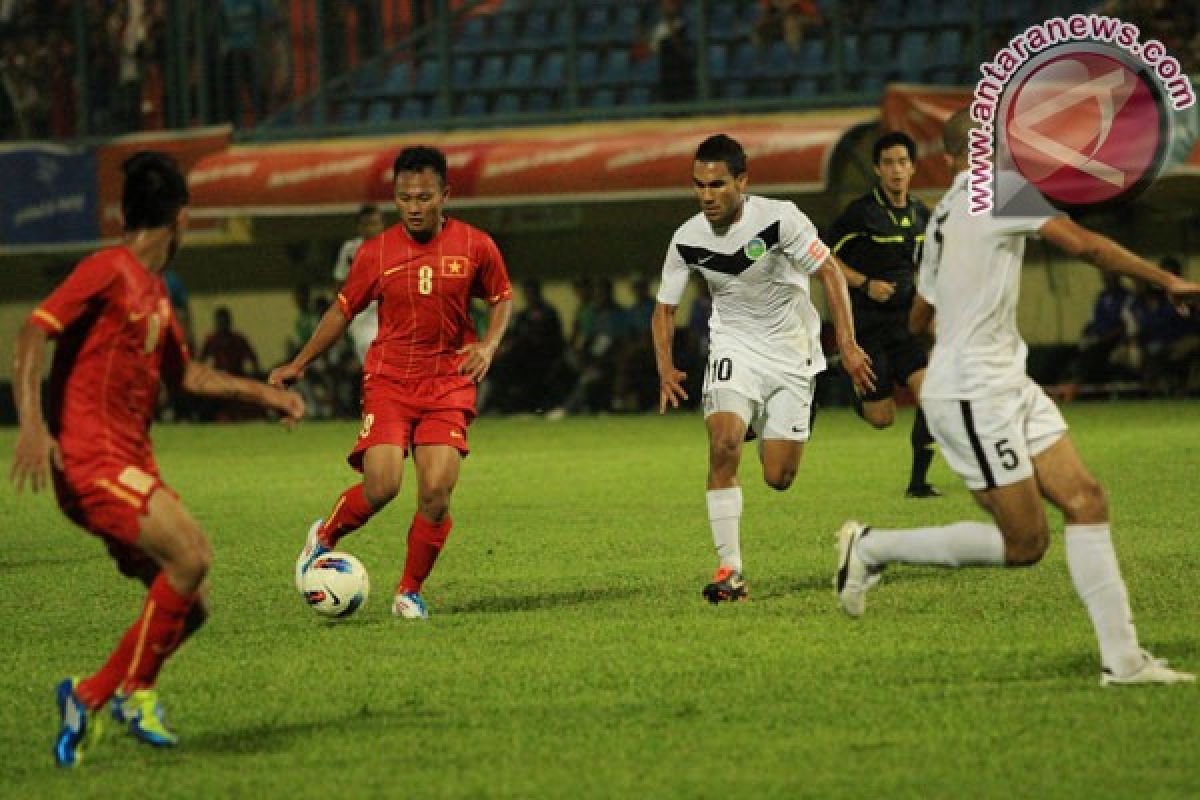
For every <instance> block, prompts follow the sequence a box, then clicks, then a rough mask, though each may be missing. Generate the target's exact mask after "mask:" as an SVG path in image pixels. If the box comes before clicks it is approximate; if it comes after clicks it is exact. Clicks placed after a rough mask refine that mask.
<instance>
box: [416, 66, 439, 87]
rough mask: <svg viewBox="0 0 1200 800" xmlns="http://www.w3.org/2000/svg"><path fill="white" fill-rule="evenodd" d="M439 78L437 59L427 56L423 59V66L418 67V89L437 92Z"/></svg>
mask: <svg viewBox="0 0 1200 800" xmlns="http://www.w3.org/2000/svg"><path fill="white" fill-rule="evenodd" d="M439 80H440V77H439V74H438V62H437V60H436V59H433V58H427V59H425V60H424V61H422V62H421V66H420V67H418V68H417V86H416V89H417V91H418V92H435V91H437V88H438V81H439Z"/></svg>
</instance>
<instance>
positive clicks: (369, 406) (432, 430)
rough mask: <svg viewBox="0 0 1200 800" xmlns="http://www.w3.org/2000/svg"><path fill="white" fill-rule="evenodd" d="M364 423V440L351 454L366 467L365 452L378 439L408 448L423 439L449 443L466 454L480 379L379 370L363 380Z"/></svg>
mask: <svg viewBox="0 0 1200 800" xmlns="http://www.w3.org/2000/svg"><path fill="white" fill-rule="evenodd" d="M362 409H363V425H362V430H361V431H359V433H358V443H357V444H356V445H355V446H354V449H353V450H351V451H350V455H349V456H347V457H346V461H348V462H349V463H350V466H352V467H354V469H356V470H358V471H359V472H362V462H363V455H364V454H365V453H366V451H367V449H368V448H371V447H374V446H375V445H378V444H392V445H398V446H400V447H403V448H404V453H405V455H407V454H408V451H409V450H410V449H411V448H413V447H417V446H419V445H426V444H444V445H449V446H450V447H453V448H454V449H455V450H457V451H458V452H460V453H462V454H463V455H464V456H465V455H467V454H468V453H469V452H471V448H470V447H468V446H467V426H469V425H470V424H471V422H472V421H473V420H474V419H475V383H474V382H473V381H471V379H470V378H467V377H464V376H461V375H451V376H444V377H439V378H425V379H422V380H418V381H394V380H391V379H389V378H385V377H381V376H379V375H372V376H371V377H370V378H367V379H364V380H363V401H362Z"/></svg>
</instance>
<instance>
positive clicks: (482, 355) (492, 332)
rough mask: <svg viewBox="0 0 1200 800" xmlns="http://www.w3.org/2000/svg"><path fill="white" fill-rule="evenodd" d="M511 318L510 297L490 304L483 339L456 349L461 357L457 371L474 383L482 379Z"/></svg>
mask: <svg viewBox="0 0 1200 800" xmlns="http://www.w3.org/2000/svg"><path fill="white" fill-rule="evenodd" d="M511 318H512V298H506V299H504V300H501V301H500V302H498V303H493V304H492V307H491V308H490V309H488V326H487V333H486V334H484V336H483V340H482V341H478V342H472V343H471V344H468V345H465V346H464V347H461V348H459V350H458V353H459V355H461V356H462V357H463V360H462V363H461V364H459V365H458V371H459V373H461V374H463V375H466V376H467V377H469V378H470V379H471V380H473V381H475V383H480V382H481V381H483V379H484V377H485V376H486V375H487V373H488V369H489V368H491V366H492V359H493V358H494V357H495V356H496V348H498V347H499V346H500V342H501V341H502V340H503V339H504V332H505V331H506V330H508V321H509V320H510V319H511Z"/></svg>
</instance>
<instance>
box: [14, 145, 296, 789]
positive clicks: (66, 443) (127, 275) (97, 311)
mask: <svg viewBox="0 0 1200 800" xmlns="http://www.w3.org/2000/svg"><path fill="white" fill-rule="evenodd" d="M124 171H125V183H124V189H123V194H122V209H123V211H124V216H125V235H124V239H123V241H122V243H121V244H120V245H119V246H117V247H112V248H108V249H106V250H101V251H100V252H98V253H96V254H94V255H92V256H90V257H88V258H86V259H84V260H83V261H81V262H80V263H79V265H78V266H77V267H76V268H75V270H74V271H73V272H72V273H71V274H70V275H69V276H68V277H67V279H66V280H65V281H63V283H62V284H61V285H60V286H59V287H58V288H57V289H56V290H55V291H54V292H53V293H52V294H51V295H50V296H49V297H48V298H46V300H45V301H43V302H42V303H41V305H39V306H38V307H37V308H36V309H35V310H34V312H33V314H32V315H30V317H29V319H28V320H27V321H26V323H25V325H24V326H23V327H22V328H21V331H20V333H19V334H18V336H17V348H16V349H17V356H16V370H15V372H16V374H15V376H14V380H13V389H14V393H15V395H16V405H17V413H18V418H19V421H20V430H19V433H18V435H17V445H16V454H15V457H14V459H13V466H12V472H11V473H10V478H11V480H12V481H13V482H14V484H15V485H16V489H17V491H18V492H20V491H21V490H22V488H23V487H24V485H25V483H26V482H27V481H28V482H29V483H30V486H31V488H32V489H33V491H34V492H38V491H40V490H42V489H44V488H46V487H48V486H50V485H51V484H52V485H53V486H54V491H55V493H56V495H57V497H58V505H59V507H60V508H61V509H62V511H63V513H64V514H66V516H67V518H68V519H70V520H71V521H72V522H74V523H75V524H76V525H78V526H80V527H81V528H83V529H85V530H87V531H88V532H89V533H92V534H94V535H96V536H99V537H100V538H101V539H102V540H103V541H104V544H105V546H106V547H107V548H108V552H109V554H110V555H111V556H112V557H113V559H114V560H115V561H116V563H117V568H118V569H119V570H120V571H121V573H122V574H124V575H126V576H128V577H131V578H136V579H138V580H140V581H141V582H142V583H143V584H145V585H146V587H147V588H148V589H149V593H148V595H147V597H146V601H145V604H144V606H143V607H142V611H141V614H140V615H139V616H138V618H137V620H136V621H135V622H134V624H133V625H132V626H130V628H129V630H128V631H126V633H125V635H124V636H123V637H122V638H121V640H120V642H119V643H118V645H117V647H116V649H115V650H114V651H113V652H112V655H111V656H109V658H108V661H107V662H106V663H105V664H104V666H103V667H101V668H100V670H99V671H98V672H96V673H95V674H93V675H91V676H89V677H87V678H84V679H82V680H81V679H78V678H68V679H66V680H64V681H62V682H61V683H60V684H59V685H58V689H57V698H56V699H57V702H58V710H59V714H60V716H61V718H62V725H61V729H60V731H59V734H58V738H57V740H56V742H55V747H54V756H55V759H56V760H57V762H58V764H59V766H63V767H70V766H75V765H76V764H78V763H79V761H80V759H81V758H82V756H83V751H84V748H85V747H86V746H87V745H89V744H91V743H92V742H94V741H95V739H96V736H97V734H98V733H99V723H100V722H101V720H102V719H103V717H104V715H103V714H102V713H101V709H102V708H103V707H104V706H105V704H107V703H108V702H109V701H110V700H111V701H112V714H113V716H114V717H115V718H116V719H117V720H119V721H120V722H121V723H122V724H125V725H128V727H129V729H130V731H131V732H132V733H133V734H134V735H135V736H137V737H138V738H139V739H140V740H141V741H143V742H146V743H148V744H151V745H155V746H160V747H161V746H170V745H174V744H175V743H176V742H177V738H176V736H175V734H174V733H172V732H171V731H170V730H169V729H168V728H167V727H166V726H165V725H164V724H163V719H162V709H161V707H160V706H159V704H158V699H157V695H156V693H155V691H154V683H155V679H156V678H157V676H158V672H159V670H160V669H161V668H162V665H163V662H164V661H165V660H166V659H167V658H168V657H169V656H170V655H171V654H172V653H173V652H174V651H175V650H176V649H177V648H178V647H179V645H180V644H181V643H182V642H183V640H185V639H186V638H187V637H188V636H190V635H191V634H192V633H194V632H195V631H196V630H197V629H198V628H199V627H200V626H201V625H202V624H203V622H204V620H205V617H206V612H205V608H204V603H203V600H202V598H201V594H202V588H203V584H204V578H205V575H206V574H207V572H208V566H209V562H210V560H211V558H212V555H211V550H210V547H209V543H208V540H207V539H206V538H205V536H204V532H203V531H201V529H200V526H199V525H197V524H196V521H195V520H194V519H192V517H191V515H190V514H189V513H188V512H187V510H186V509H185V508H184V507H183V505H182V503H180V501H179V497H178V496H177V495H176V494H175V492H173V491H171V489H170V488H168V487H167V485H166V484H165V483H163V480H162V478H161V477H160V476H159V473H158V466H157V465H156V464H155V462H154V453H153V451H152V450H151V446H150V437H149V430H150V423H151V421H152V420H153V417H154V408H155V405H156V402H157V399H158V390H159V380H160V376H161V378H163V379H165V380H166V382H167V383H168V384H173V385H175V386H177V387H180V388H182V389H183V390H185V391H189V392H192V393H195V394H200V395H206V396H211V397H235V398H238V399H241V400H248V401H251V402H255V403H258V404H259V405H262V406H265V407H268V408H273V409H275V410H277V411H279V412H280V413H281V414H282V415H283V416H284V419H285V420H287V421H289V422H291V421H295V420H296V419H298V418H299V417H300V416H302V415H303V413H304V403H303V401H302V400H301V399H300V397H299V395H296V394H295V393H293V392H288V391H283V390H280V389H278V388H275V387H271V386H267V385H266V384H263V383H259V382H257V381H250V380H246V379H244V378H236V377H233V376H232V375H228V374H226V373H223V372H219V371H217V370H214V369H212V368H210V367H207V366H205V365H203V364H200V363H198V362H195V361H191V360H190V359H189V356H188V351H187V345H186V344H184V334H183V331H182V329H181V328H180V325H179V321H178V320H177V319H176V317H175V315H174V313H173V312H172V310H171V303H170V300H169V299H168V295H167V288H166V285H165V284H164V282H163V279H162V271H163V269H164V267H166V265H167V263H168V262H169V261H170V260H171V257H172V256H173V255H174V254H175V252H176V251H177V250H178V248H179V244H180V240H181V238H182V236H183V233H184V230H185V229H186V226H187V209H186V206H187V201H188V193H187V184H186V182H185V181H184V178H183V175H182V174H181V173H180V172H179V170H178V168H177V167H176V166H175V164H174V162H173V161H171V160H170V159H169V158H168V157H167V156H164V155H162V154H160V153H149V152H143V153H138V154H136V155H134V156H132V157H131V158H130V159H129V160H128V161H126V162H125V164H124ZM48 339H55V340H56V342H57V345H56V347H55V352H54V363H53V366H52V368H51V373H50V389H49V392H50V397H49V411H50V414H49V419H46V418H44V417H43V414H42V396H41V379H42V372H43V370H42V359H43V352H44V350H45V345H46V342H47V340H48Z"/></svg>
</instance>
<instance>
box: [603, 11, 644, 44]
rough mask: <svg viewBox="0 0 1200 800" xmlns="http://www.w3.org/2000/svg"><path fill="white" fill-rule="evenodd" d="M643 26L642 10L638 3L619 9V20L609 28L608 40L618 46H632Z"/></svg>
mask: <svg viewBox="0 0 1200 800" xmlns="http://www.w3.org/2000/svg"><path fill="white" fill-rule="evenodd" d="M641 25H642V9H641V8H640V6H639V5H638V4H637V3H629V4H627V5H622V6H620V7H618V8H617V18H616V20H615V21H614V22H613V24H612V26H611V27H610V28H609V35H608V40H609V41H610V42H613V43H615V44H618V45H631V44H633V42H634V41H635V40H636V39H637V34H638V30H639V29H640V28H641Z"/></svg>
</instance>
